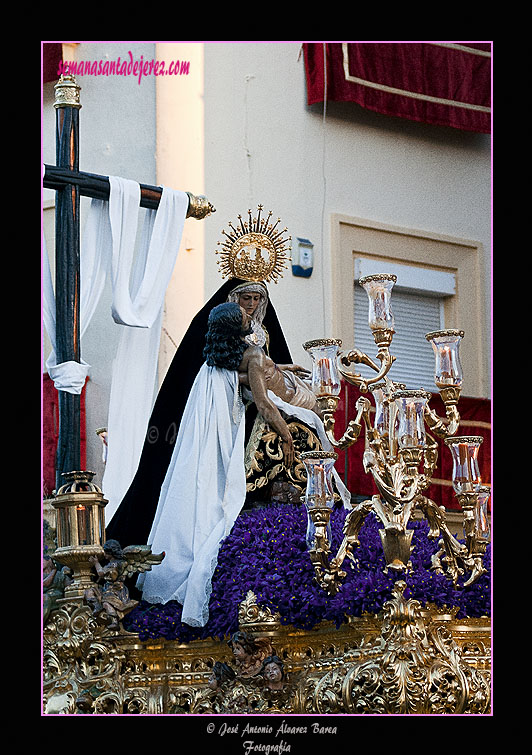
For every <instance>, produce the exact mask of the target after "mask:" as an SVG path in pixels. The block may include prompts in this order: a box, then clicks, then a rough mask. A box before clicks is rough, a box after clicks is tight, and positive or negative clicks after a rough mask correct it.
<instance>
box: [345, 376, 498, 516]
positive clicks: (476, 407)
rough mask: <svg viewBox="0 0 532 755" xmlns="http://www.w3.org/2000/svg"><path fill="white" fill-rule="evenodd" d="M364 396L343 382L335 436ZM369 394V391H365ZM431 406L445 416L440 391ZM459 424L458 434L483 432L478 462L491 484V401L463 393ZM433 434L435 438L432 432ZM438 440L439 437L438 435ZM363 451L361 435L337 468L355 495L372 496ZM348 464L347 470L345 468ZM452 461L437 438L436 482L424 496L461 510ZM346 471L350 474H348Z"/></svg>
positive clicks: (451, 509) (483, 477)
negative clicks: (457, 498) (455, 490)
mask: <svg viewBox="0 0 532 755" xmlns="http://www.w3.org/2000/svg"><path fill="white" fill-rule="evenodd" d="M360 395H362V394H361V393H360V391H359V390H358V389H357V388H356V387H355V386H353V385H349V384H347V383H343V384H342V393H341V397H340V402H339V404H338V409H337V411H336V415H335V417H336V427H335V437H336V438H340V437H341V435H342V433H343V432H344V430H345V428H346V426H347V422H348V421H349V420H351V419H354V417H355V416H356V409H355V403H356V401H357V399H358V397H359V396H360ZM365 395H366V396H367V395H368V394H365ZM429 406H430V408H431V409H433V410H434V411H435V412H436V413H437V414H439V415H440V416H445V410H444V406H443V402H442V401H441V399H440V397H439V395H438V394H436V395H434V396H433V397H432V399H431V400H430V401H429ZM458 411H459V413H460V426H459V428H458V432H457V433H456V434H457V435H480V436H481V437H482V438H483V439H484V440H483V442H482V445H481V446H480V450H479V454H478V462H479V468H480V474H481V477H482V483H483V484H484V485H490V484H491V401H490V400H489V399H483V398H468V397H464V396H461V397H460V399H459V401H458ZM431 437H435V436H434V435H432V434H431ZM436 440H438V439H437V438H436ZM363 453H364V437H363V434H361V435H360V437H359V439H358V440H357V442H356V443H355V444H354V445H353V446H351V448H349V449H348V450H347V451H340V453H339V455H338V461H337V462H336V469H337V470H338V474H339V475H340V477H341V478H342V480H344V482H345V484H346V485H347V487H348V489H349V491H350V492H351V493H352V495H362V496H367V497H368V498H371V496H372V495H376V494H377V493H378V491H377V488H376V486H375V483H374V482H373V477H372V476H371V474H366V473H365V472H364V467H363V465H362V455H363ZM346 465H347V470H346ZM452 470H453V463H452V458H451V452H450V450H449V449H448V448H447V446H446V445H445V443H444V442H443V440H438V464H437V466H436V469H435V471H434V474H433V484H432V485H431V486H430V487H429V488H428V489H427V490H426V491H425V493H424V495H426V496H427V497H428V498H430V499H431V500H433V501H434V503H436V504H437V505H438V506H444V507H445V508H446V509H447V510H450V511H453V510H458V511H459V510H460V505H459V503H458V502H457V500H456V496H455V494H454V490H453V487H452ZM346 472H347V473H346Z"/></svg>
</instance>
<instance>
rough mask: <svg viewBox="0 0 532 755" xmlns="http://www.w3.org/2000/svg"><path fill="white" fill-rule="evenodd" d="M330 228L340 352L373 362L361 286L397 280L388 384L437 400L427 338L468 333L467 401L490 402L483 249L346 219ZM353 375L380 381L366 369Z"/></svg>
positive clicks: (334, 330)
mask: <svg viewBox="0 0 532 755" xmlns="http://www.w3.org/2000/svg"><path fill="white" fill-rule="evenodd" d="M331 221H332V226H331V231H332V238H331V242H332V243H331V283H332V289H331V297H330V307H331V309H330V324H329V327H328V331H329V333H330V335H331V336H332V337H334V338H340V339H341V340H342V348H343V349H345V350H349V349H352V348H358V349H360V350H362V351H365V352H366V353H367V354H368V356H370V357H371V358H374V357H375V356H376V354H377V347H376V345H375V342H374V340H373V336H372V334H371V332H370V330H369V327H368V324H367V294H366V292H365V291H364V289H363V288H362V287H361V286H359V285H358V279H359V278H360V277H363V276H364V275H373V274H376V273H393V274H395V275H397V283H396V284H395V285H394V288H393V292H392V310H393V313H394V318H395V331H396V332H395V335H394V338H393V341H392V345H391V349H390V351H391V354H392V355H393V356H395V357H396V362H395V363H394V365H393V366H392V368H391V371H390V379H391V380H393V381H394V382H399V383H406V385H407V387H408V388H419V387H423V388H426V389H427V390H429V391H432V392H435V390H436V388H435V386H434V377H433V369H434V356H433V352H432V347H431V345H430V343H428V341H427V340H426V339H425V334H426V333H428V332H430V331H431V330H439V329H441V328H459V329H461V330H463V331H464V333H465V335H464V339H463V342H462V344H461V348H460V359H461V362H462V367H463V371H464V385H463V388H462V395H463V396H471V397H475V396H476V397H486V396H489V394H490V387H489V385H490V371H491V365H490V357H489V354H490V351H489V346H490V331H489V320H488V319H487V318H486V315H487V314H489V306H488V305H489V286H488V284H487V282H486V280H485V277H484V276H485V268H484V265H485V260H484V257H483V255H484V253H483V247H482V245H481V244H479V243H477V242H474V241H468V240H467V239H459V238H455V237H451V236H443V235H440V234H434V233H431V232H428V231H418V230H412V229H407V228H401V227H397V226H390V225H385V224H383V223H378V222H376V221H368V220H362V219H359V218H353V217H350V216H345V215H338V214H334V215H332V218H331ZM363 370H366V371H365V372H363ZM356 371H357V372H358V371H360V373H361V374H363V375H364V376H368V377H370V376H373V375H374V374H375V373H374V372H373V371H372V370H371V369H369V368H366V367H365V366H364V365H357V366H356Z"/></svg>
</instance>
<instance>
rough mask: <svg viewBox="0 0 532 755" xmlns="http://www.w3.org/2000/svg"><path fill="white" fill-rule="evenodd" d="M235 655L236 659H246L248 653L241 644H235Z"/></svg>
mask: <svg viewBox="0 0 532 755" xmlns="http://www.w3.org/2000/svg"><path fill="white" fill-rule="evenodd" d="M233 655H234V656H235V658H246V656H247V655H248V652H247V650H246V648H245V647H244V646H243V645H241V644H240V642H234V643H233Z"/></svg>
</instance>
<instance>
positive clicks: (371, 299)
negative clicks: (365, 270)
mask: <svg viewBox="0 0 532 755" xmlns="http://www.w3.org/2000/svg"><path fill="white" fill-rule="evenodd" d="M396 281H397V276H396V275H385V274H382V275H366V276H365V277H364V278H360V280H359V284H360V285H361V286H362V288H363V289H365V291H366V293H367V295H368V303H369V310H368V324H369V327H370V328H371V330H393V329H394V318H393V313H392V309H391V305H390V300H391V295H392V288H393V285H394V283H395V282H396Z"/></svg>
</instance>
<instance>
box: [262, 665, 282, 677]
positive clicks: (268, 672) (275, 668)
mask: <svg viewBox="0 0 532 755" xmlns="http://www.w3.org/2000/svg"><path fill="white" fill-rule="evenodd" d="M264 677H265V679H267V681H269V682H280V681H281V679H282V678H283V672H282V669H281V668H280V666H279V665H278V664H277V663H275V662H273V661H272V662H271V663H268V664H267V665H266V666H265V667H264Z"/></svg>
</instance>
